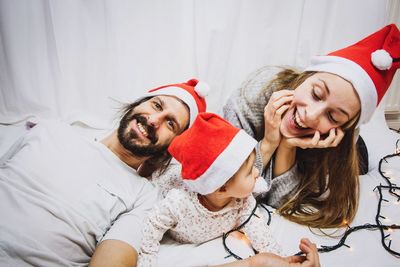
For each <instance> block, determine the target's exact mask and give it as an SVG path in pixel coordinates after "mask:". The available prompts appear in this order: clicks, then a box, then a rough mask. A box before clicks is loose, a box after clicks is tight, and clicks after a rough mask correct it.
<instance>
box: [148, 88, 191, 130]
mask: <svg viewBox="0 0 400 267" xmlns="http://www.w3.org/2000/svg"><path fill="white" fill-rule="evenodd" d="M156 95H168V96H175V97H177V98H179V99H181V100H182V101H183V102H185V104H186V105H188V107H189V113H190V114H189V115H190V123H189V126H191V125H192V123H193V122H194V120H195V118H196V116H197V114H198V113H199V109H198V108H197V104H196V101H195V100H194V98H193V96H192V95H191V94H190V93H189V92H188V91H186V90H185V89H183V88H180V87H177V86H168V87H164V88H161V89H158V90H155V91H152V92H148V93H147V94H146V95H145V96H156Z"/></svg>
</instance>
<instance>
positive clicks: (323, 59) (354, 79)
mask: <svg viewBox="0 0 400 267" xmlns="http://www.w3.org/2000/svg"><path fill="white" fill-rule="evenodd" d="M305 70H306V71H322V72H329V73H333V74H336V75H339V76H341V77H342V78H344V79H346V80H347V81H349V82H351V83H352V84H353V87H354V89H355V90H356V92H357V93H358V96H359V98H360V102H361V115H360V120H359V123H358V124H359V125H360V124H363V123H366V122H368V121H369V119H370V118H371V117H372V114H373V113H374V110H375V108H376V105H377V103H378V95H377V93H376V88H375V85H374V82H373V81H372V79H371V77H370V76H369V75H368V73H367V72H366V71H365V70H364V69H363V68H362V67H361V66H360V65H358V64H357V63H355V62H354V61H351V60H349V59H346V58H343V57H337V56H315V57H312V58H311V64H310V66H309V67H307V68H306V69H305Z"/></svg>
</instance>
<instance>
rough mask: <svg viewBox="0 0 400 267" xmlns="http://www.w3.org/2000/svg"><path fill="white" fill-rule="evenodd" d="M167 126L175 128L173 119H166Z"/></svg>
mask: <svg viewBox="0 0 400 267" xmlns="http://www.w3.org/2000/svg"><path fill="white" fill-rule="evenodd" d="M167 123H168V126H169V127H171V128H172V129H175V123H174V122H173V121H168V122H167Z"/></svg>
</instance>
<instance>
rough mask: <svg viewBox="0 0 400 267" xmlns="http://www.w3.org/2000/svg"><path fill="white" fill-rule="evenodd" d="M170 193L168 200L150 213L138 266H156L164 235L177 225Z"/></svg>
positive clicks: (144, 230)
mask: <svg viewBox="0 0 400 267" xmlns="http://www.w3.org/2000/svg"><path fill="white" fill-rule="evenodd" d="M173 193H174V190H173V191H171V193H168V194H167V196H166V198H165V199H164V200H162V201H161V202H160V203H158V204H157V205H155V206H154V208H153V209H152V210H151V211H150V213H149V216H148V218H147V220H146V224H145V226H144V228H143V237H142V245H141V247H140V250H139V259H138V263H137V266H138V267H140V266H146V267H149V266H156V263H157V253H158V250H159V248H160V241H161V239H162V237H163V235H164V233H165V232H166V231H167V230H169V229H171V228H173V227H174V226H175V225H176V224H177V220H176V218H175V216H174V211H175V210H176V208H174V203H175V201H173V195H174V194H173Z"/></svg>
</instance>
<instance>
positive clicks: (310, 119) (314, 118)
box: [304, 104, 323, 128]
mask: <svg viewBox="0 0 400 267" xmlns="http://www.w3.org/2000/svg"><path fill="white" fill-rule="evenodd" d="M322 114H323V107H322V106H320V105H315V104H314V105H312V106H308V107H307V108H306V110H305V116H304V117H305V123H306V124H307V126H308V127H310V128H316V126H317V125H318V123H319V120H320V119H321V116H322Z"/></svg>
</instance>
